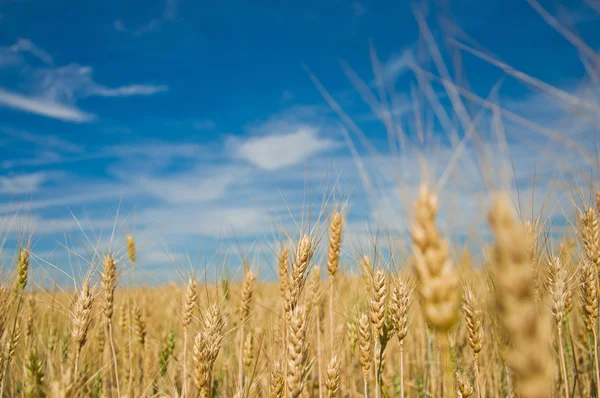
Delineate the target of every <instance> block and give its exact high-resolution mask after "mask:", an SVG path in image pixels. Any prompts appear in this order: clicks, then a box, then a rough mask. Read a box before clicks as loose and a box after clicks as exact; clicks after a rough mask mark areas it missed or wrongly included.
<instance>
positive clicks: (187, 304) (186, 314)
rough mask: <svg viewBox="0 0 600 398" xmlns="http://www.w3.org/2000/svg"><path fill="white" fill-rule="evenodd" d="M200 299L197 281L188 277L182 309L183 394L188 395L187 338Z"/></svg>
mask: <svg viewBox="0 0 600 398" xmlns="http://www.w3.org/2000/svg"><path fill="white" fill-rule="evenodd" d="M197 301H198V296H197V294H196V281H195V280H194V277H193V276H192V277H190V278H189V279H188V283H187V286H186V289H185V296H184V298H183V307H182V311H181V325H182V326H183V377H182V379H183V380H182V382H181V384H182V386H181V395H182V396H184V397H185V396H186V394H187V384H188V379H187V340H188V328H189V326H190V323H191V322H192V317H193V316H194V308H195V306H196V303H197Z"/></svg>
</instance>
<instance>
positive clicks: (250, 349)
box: [244, 333, 254, 368]
mask: <svg viewBox="0 0 600 398" xmlns="http://www.w3.org/2000/svg"><path fill="white" fill-rule="evenodd" d="M253 361H254V335H253V334H252V333H248V335H247V337H246V341H245V342H244V366H245V367H246V368H249V367H250V365H252V362H253Z"/></svg>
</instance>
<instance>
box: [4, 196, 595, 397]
mask: <svg viewBox="0 0 600 398" xmlns="http://www.w3.org/2000/svg"><path fill="white" fill-rule="evenodd" d="M439 206H440V198H438V197H437V196H436V195H435V194H434V193H432V192H431V191H430V190H429V189H428V188H427V187H426V186H425V185H423V186H422V187H421V189H420V191H419V195H418V196H417V198H416V200H415V201H414V207H413V211H414V220H413V223H412V225H411V226H410V233H411V237H412V241H411V253H410V256H408V257H407V259H406V261H407V264H406V267H400V266H399V264H395V261H396V260H395V259H394V258H392V257H393V256H392V255H391V254H388V255H387V257H386V254H384V253H383V252H380V253H378V254H377V255H376V256H374V257H369V256H362V257H360V258H357V261H358V262H360V269H361V272H360V275H356V274H354V273H349V272H345V271H344V268H343V266H342V267H341V266H340V247H341V244H342V241H343V237H344V221H345V220H344V216H343V214H342V213H340V212H334V213H333V214H332V215H331V216H330V217H329V223H328V225H327V230H326V232H325V234H323V236H322V238H323V239H320V238H319V237H318V236H314V235H310V234H307V235H303V236H301V237H299V238H298V239H297V241H296V242H294V243H295V244H293V243H292V242H290V243H289V244H287V243H285V244H282V245H281V249H280V251H279V252H278V253H277V255H276V260H277V270H278V273H279V281H278V283H261V282H260V281H257V279H256V275H255V273H254V271H253V270H252V267H251V266H250V265H246V266H245V267H244V276H243V280H242V281H240V282H236V283H230V282H229V281H228V280H227V279H224V280H223V281H222V283H221V284H220V285H215V284H211V283H207V282H204V283H198V282H197V281H196V280H195V278H194V276H193V275H190V276H189V280H188V282H187V283H186V284H183V285H181V286H176V285H169V286H163V287H148V288H141V287H139V288H121V287H120V286H119V285H120V283H121V280H122V279H125V278H129V277H132V276H133V275H134V274H135V267H136V256H137V255H138V253H136V245H135V241H134V239H133V238H132V237H131V236H127V238H126V239H125V237H124V238H123V242H122V243H123V250H121V251H117V252H116V253H123V254H122V255H116V254H114V253H103V254H102V255H99V256H98V259H97V261H98V268H97V269H95V270H94V271H93V272H90V273H88V276H87V277H85V278H84V279H83V281H82V282H81V285H80V286H78V289H77V290H76V291H60V290H59V289H48V290H46V291H39V290H36V289H28V287H29V286H30V284H31V281H30V275H29V262H30V256H31V255H32V253H31V252H30V249H29V248H28V247H27V246H26V245H23V246H22V247H20V249H19V251H18V255H17V256H16V257H15V259H14V261H13V263H14V272H13V273H12V274H11V275H10V277H9V278H8V279H7V280H5V282H4V283H3V285H2V290H1V292H2V294H1V302H0V303H1V304H0V305H1V306H2V317H1V323H0V325H1V328H2V330H1V332H2V336H3V350H2V390H3V394H4V396H27V397H38V396H56V397H67V396H78V397H83V396H90V397H100V396H123V397H125V396H128V397H133V396H136V397H138V396H202V397H218V396H223V397H225V396H227V397H323V396H326V397H360V396H371V397H392V396H399V397H422V396H434V397H456V396H458V397H471V396H472V397H506V396H520V397H540V398H541V397H552V396H565V397H568V396H579V397H589V396H595V395H596V394H597V386H598V377H599V373H598V359H599V358H598V334H597V333H598V267H599V265H600V263H599V261H600V224H599V222H598V220H599V217H600V214H599V211H600V192H598V202H597V203H595V204H592V203H590V206H589V207H587V208H584V209H581V213H580V215H579V217H580V220H579V222H578V223H577V224H576V227H574V228H575V230H573V231H570V232H569V233H568V234H567V235H566V236H565V238H564V239H563V240H562V241H561V242H560V245H558V246H557V247H556V248H554V250H551V249H550V248H549V247H548V246H547V245H545V242H544V238H543V236H544V234H543V233H542V231H541V230H540V227H539V226H538V225H536V224H534V223H527V222H520V221H519V220H518V219H517V218H516V216H515V214H514V211H513V209H512V203H511V202H510V200H509V199H508V198H507V197H506V196H502V195H497V196H495V197H494V199H493V201H492V205H491V207H490V209H489V213H488V215H487V219H488V224H489V228H490V230H491V231H492V233H493V236H494V238H493V242H490V247H488V248H486V250H485V251H484V252H483V253H484V254H482V258H481V259H480V261H476V260H474V259H473V258H472V256H470V255H469V253H468V252H464V251H463V252H458V251H456V250H452V248H451V247H450V243H449V241H448V240H447V239H445V238H444V237H443V236H442V235H441V233H440V232H439V230H438V227H437V226H436V215H437V212H438V207H439ZM319 244H321V245H323V246H325V247H326V251H325V252H324V256H323V259H322V262H321V263H319V262H317V261H316V258H315V257H316V256H315V255H314V253H315V251H316V250H317V246H318V245H319ZM318 264H322V265H318ZM125 271H127V272H128V274H126V273H125Z"/></svg>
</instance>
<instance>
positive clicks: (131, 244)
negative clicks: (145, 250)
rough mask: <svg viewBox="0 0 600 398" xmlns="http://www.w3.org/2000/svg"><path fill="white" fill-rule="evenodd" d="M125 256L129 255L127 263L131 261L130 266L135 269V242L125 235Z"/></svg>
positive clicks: (131, 237)
mask: <svg viewBox="0 0 600 398" xmlns="http://www.w3.org/2000/svg"><path fill="white" fill-rule="evenodd" d="M126 240H127V254H128V255H129V261H131V265H132V266H134V267H135V254H136V252H135V240H134V239H133V236H131V235H127V237H126Z"/></svg>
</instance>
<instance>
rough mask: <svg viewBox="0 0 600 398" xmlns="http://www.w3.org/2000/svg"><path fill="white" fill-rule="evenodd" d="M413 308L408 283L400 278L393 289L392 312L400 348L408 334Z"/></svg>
mask: <svg viewBox="0 0 600 398" xmlns="http://www.w3.org/2000/svg"><path fill="white" fill-rule="evenodd" d="M410 306H411V298H410V291H409V289H408V284H407V283H406V281H405V280H404V279H403V278H401V277H398V278H396V283H395V284H394V285H393V287H392V301H391V306H390V312H391V314H392V319H393V322H394V331H395V332H396V335H397V336H398V341H399V342H400V347H402V346H403V343H404V338H405V337H406V335H407V334H408V312H409V310H410Z"/></svg>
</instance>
